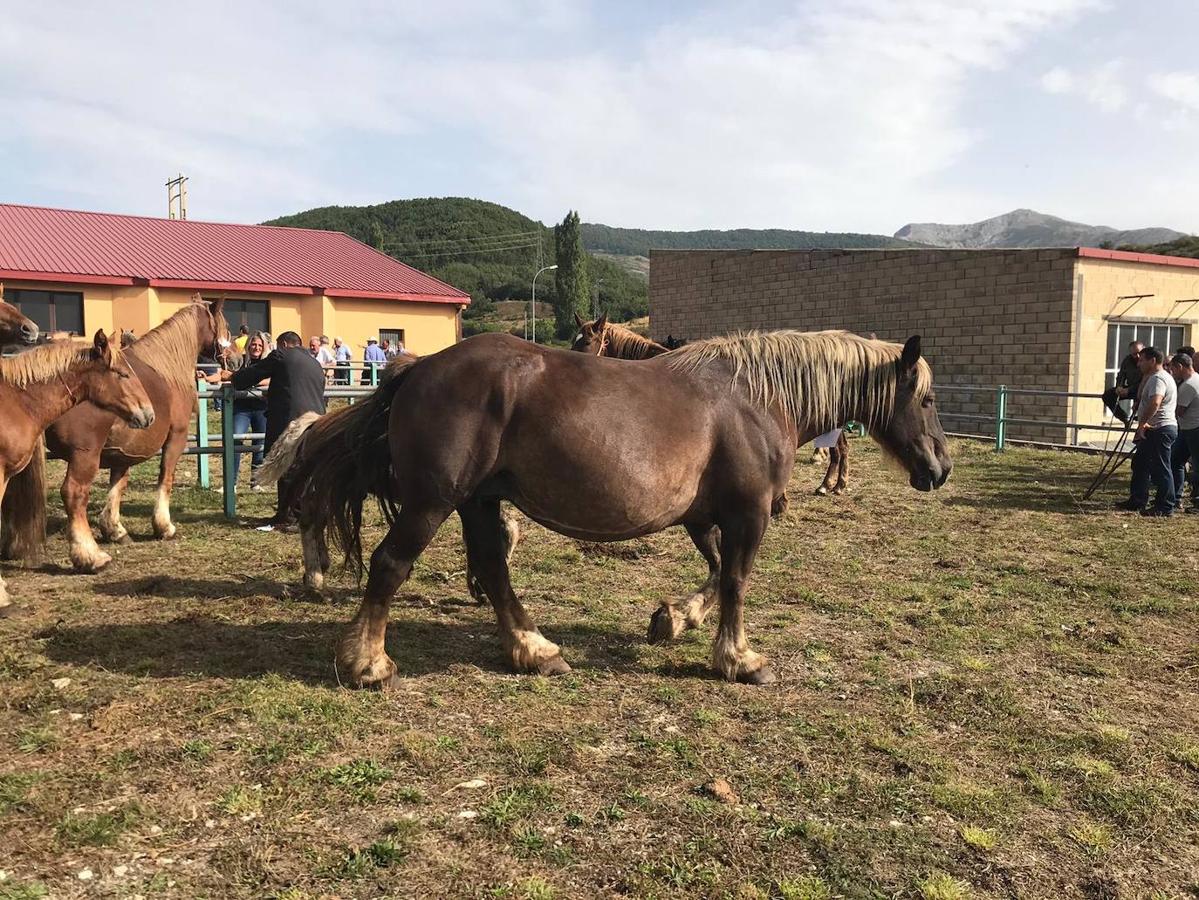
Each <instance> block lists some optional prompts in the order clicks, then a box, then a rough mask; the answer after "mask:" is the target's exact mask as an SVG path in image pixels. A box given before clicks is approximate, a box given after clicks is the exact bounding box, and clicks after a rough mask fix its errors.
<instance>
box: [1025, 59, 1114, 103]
mask: <svg viewBox="0 0 1199 900" xmlns="http://www.w3.org/2000/svg"><path fill="white" fill-rule="evenodd" d="M1127 68H1128V66H1127V63H1126V62H1125V61H1124V60H1122V59H1116V60H1110V61H1108V62H1105V63H1102V64H1101V65H1097V66H1094V67H1092V68H1090V69H1085V70H1081V71H1071V70H1069V69H1065V68H1063V67H1061V66H1056V67H1054V68H1052V69H1050V70H1049V71H1048V72H1046V73H1045V74H1044V75H1042V76H1041V87H1042V88H1043V89H1044V90H1045V91H1047V92H1048V93H1050V94H1066V95H1073V96H1077V97H1080V98H1082V99H1083V100H1085V101H1086V102H1087V103H1089V104H1090V105H1092V106H1094V107H1096V108H1097V109H1100V110H1103V111H1104V112H1108V113H1114V112H1119V111H1120V110H1122V109H1123V108H1124V107H1125V106H1126V105H1127V103H1128V97H1129V89H1128V86H1127V81H1128V80H1129V76H1128V75H1127Z"/></svg>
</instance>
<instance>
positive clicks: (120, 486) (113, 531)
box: [100, 466, 130, 544]
mask: <svg viewBox="0 0 1199 900" xmlns="http://www.w3.org/2000/svg"><path fill="white" fill-rule="evenodd" d="M128 487H129V467H128V466H113V467H112V469H111V471H110V473H109V479H108V496H107V497H106V498H105V499H104V509H103V511H101V513H100V534H101V536H102V537H103V538H104V540H106V541H108V542H109V543H111V544H127V543H129V542H130V537H129V532H128V530H126V528H125V525H124V524H123V523H122V522H121V501H122V499H123V498H124V496H125V490H126V488H128Z"/></svg>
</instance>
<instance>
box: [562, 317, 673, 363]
mask: <svg viewBox="0 0 1199 900" xmlns="http://www.w3.org/2000/svg"><path fill="white" fill-rule="evenodd" d="M575 324H577V325H578V326H579V331H578V334H576V335H575V336H574V339H573V340H572V341H571V343H570V349H571V350H577V351H579V352H581V353H590V354H591V355H592V356H607V357H610V358H612V359H651V358H652V357H655V356H661V355H662V354H663V353H669V352H670V351H669V350H668V349H667V348H666V347H663V346H662V345H661V344H659V343H658V342H657V341H651V340H650V339H649V338H647V337H642V336H641V335H639V334H638V333H637V332H635V331H633V329H631V328H626V327H625V326H623V325H617V324H615V323H613V322H609V321H608V316H607V314H606V313H605V314H604V315H602V316H600V317H599V318H598V319H595V320H594V321H591V322H584V321H583V319H582V317H581V316H580V315H579V314H578V313H575Z"/></svg>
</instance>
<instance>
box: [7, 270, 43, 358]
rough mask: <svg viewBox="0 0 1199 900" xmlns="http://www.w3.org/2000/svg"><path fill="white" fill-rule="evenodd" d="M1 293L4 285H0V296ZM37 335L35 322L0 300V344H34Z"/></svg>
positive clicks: (37, 330)
mask: <svg viewBox="0 0 1199 900" xmlns="http://www.w3.org/2000/svg"><path fill="white" fill-rule="evenodd" d="M3 293H4V285H3V284H0V295H3ZM39 333H40V332H39V329H38V327H37V322H35V321H33V319H30V318H27V317H26V316H23V315H22V314H21V311H20V310H19V309H17V308H16V307H15V306H13V305H12V304H11V303H5V302H4V301H2V300H0V344H36V343H37V339H38V334H39Z"/></svg>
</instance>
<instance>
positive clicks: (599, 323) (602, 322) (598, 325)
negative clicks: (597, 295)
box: [595, 313, 608, 331]
mask: <svg viewBox="0 0 1199 900" xmlns="http://www.w3.org/2000/svg"><path fill="white" fill-rule="evenodd" d="M607 324H608V314H607V313H600V317H599V318H598V319H596V320H595V330H596V331H603V330H604V328H605V326H607Z"/></svg>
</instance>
